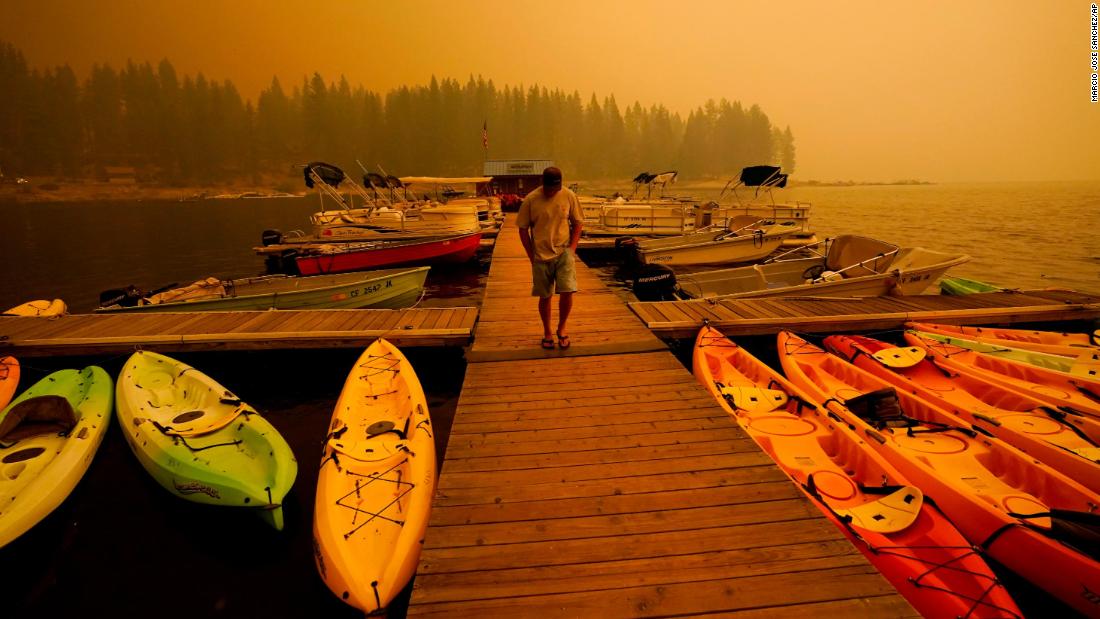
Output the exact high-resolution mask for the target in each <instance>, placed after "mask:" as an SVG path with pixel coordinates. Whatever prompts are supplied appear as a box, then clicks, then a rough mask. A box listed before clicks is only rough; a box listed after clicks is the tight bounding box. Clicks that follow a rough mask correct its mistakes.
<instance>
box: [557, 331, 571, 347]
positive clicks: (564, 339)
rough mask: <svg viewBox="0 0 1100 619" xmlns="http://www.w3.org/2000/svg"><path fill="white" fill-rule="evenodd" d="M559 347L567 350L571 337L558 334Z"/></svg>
mask: <svg viewBox="0 0 1100 619" xmlns="http://www.w3.org/2000/svg"><path fill="white" fill-rule="evenodd" d="M558 347H559V348H561V349H562V350H565V349H566V348H569V336H568V335H562V334H560V333H559V334H558Z"/></svg>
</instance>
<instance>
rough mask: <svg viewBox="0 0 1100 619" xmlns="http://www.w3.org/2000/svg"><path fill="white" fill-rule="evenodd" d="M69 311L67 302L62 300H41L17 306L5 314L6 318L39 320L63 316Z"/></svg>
mask: <svg viewBox="0 0 1100 619" xmlns="http://www.w3.org/2000/svg"><path fill="white" fill-rule="evenodd" d="M68 311H69V306H68V305H65V302H64V301H62V300H61V299H54V300H52V301H51V300H49V299H39V300H37V301H27V302H26V303H24V304H22V305H16V306H15V307H13V308H11V309H9V310H7V311H5V312H4V315H5V316H31V317H39V318H48V317H50V316H62V315H64V314H66V313H67V312H68Z"/></svg>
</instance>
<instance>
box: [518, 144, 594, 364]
mask: <svg viewBox="0 0 1100 619" xmlns="http://www.w3.org/2000/svg"><path fill="white" fill-rule="evenodd" d="M583 220H584V215H583V214H582V213H581V203H580V201H579V200H577V194H575V193H573V192H572V191H570V190H568V189H564V188H562V185H561V170H559V169H558V168H555V167H552V166H551V167H549V168H546V169H545V170H543V171H542V187H539V188H538V189H535V190H534V191H532V192H531V193H529V194H527V197H526V198H524V199H523V204H522V205H520V207H519V215H518V216H517V217H516V226H517V227H518V228H519V240H520V242H521V243H523V249H524V250H525V251H526V252H527V258H528V259H529V260H530V261H531V281H532V284H531V295H532V296H536V297H538V298H539V316H540V317H541V318H542V332H543V336H542V347H543V348H546V349H551V348H553V347H554V338H553V336H552V333H551V331H550V318H551V317H550V310H551V307H550V303H551V301H552V299H553V296H554V292H555V290H556V291H557V293H558V295H559V297H560V298H559V300H558V314H559V315H558V330H557V336H558V346H559V347H561V348H562V349H563V350H564V349H566V348H569V335H568V334H567V333H566V332H565V321H566V320H567V319H568V318H569V312H570V310H572V309H573V293H574V292H576V291H577V270H576V268H575V266H574V260H575V259H576V258H575V254H576V252H577V243H578V242H579V241H580V239H581V222H582V221H583Z"/></svg>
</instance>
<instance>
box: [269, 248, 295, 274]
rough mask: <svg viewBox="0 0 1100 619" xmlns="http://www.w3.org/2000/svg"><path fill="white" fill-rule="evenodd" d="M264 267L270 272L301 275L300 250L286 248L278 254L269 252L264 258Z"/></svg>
mask: <svg viewBox="0 0 1100 619" xmlns="http://www.w3.org/2000/svg"><path fill="white" fill-rule="evenodd" d="M264 267H265V268H266V269H267V272H268V273H269V274H277V273H278V274H283V275H301V274H302V273H301V271H299V270H298V250H297V249H284V250H283V251H281V252H279V253H277V254H268V255H267V257H265V258H264Z"/></svg>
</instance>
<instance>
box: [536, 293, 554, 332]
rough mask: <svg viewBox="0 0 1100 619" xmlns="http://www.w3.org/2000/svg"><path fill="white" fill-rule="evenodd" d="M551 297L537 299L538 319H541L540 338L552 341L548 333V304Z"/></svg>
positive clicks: (551, 299)
mask: <svg viewBox="0 0 1100 619" xmlns="http://www.w3.org/2000/svg"><path fill="white" fill-rule="evenodd" d="M551 301H553V297H539V317H540V318H542V337H543V338H545V339H548V340H552V339H554V334H553V333H552V332H551V331H550V307H551V306H550V302H551Z"/></svg>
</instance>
